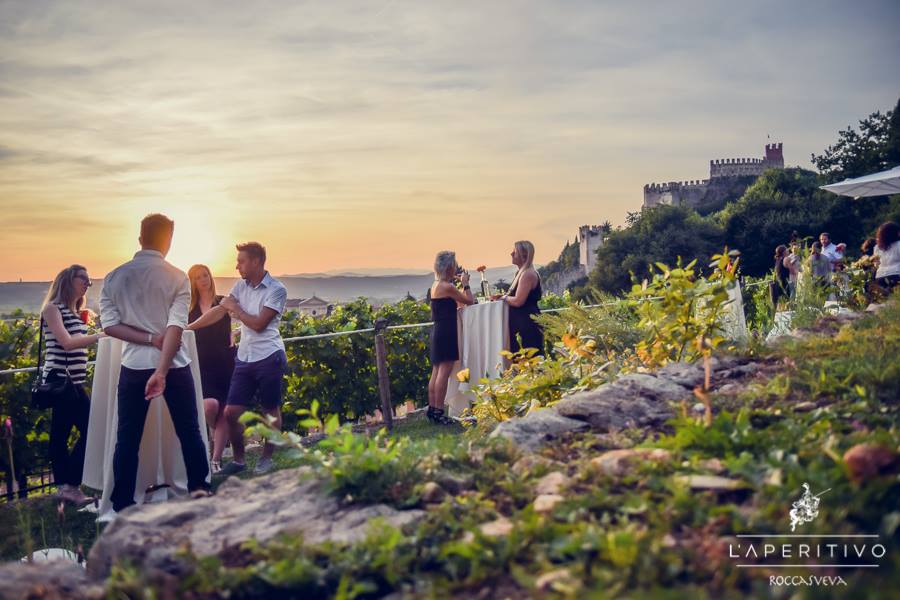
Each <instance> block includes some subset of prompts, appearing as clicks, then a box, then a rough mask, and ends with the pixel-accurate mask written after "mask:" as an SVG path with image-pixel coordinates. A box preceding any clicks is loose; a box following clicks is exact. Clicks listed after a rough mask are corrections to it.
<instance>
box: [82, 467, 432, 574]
mask: <svg viewBox="0 0 900 600" xmlns="http://www.w3.org/2000/svg"><path fill="white" fill-rule="evenodd" d="M301 474H302V473H301V472H300V471H299V470H297V469H288V470H284V471H278V472H276V473H273V474H271V475H268V476H265V477H259V478H256V479H250V480H240V479H237V478H231V479H229V480H228V481H226V482H225V483H224V484H222V486H221V487H220V488H219V490H218V492H217V494H216V495H215V496H213V497H211V498H204V499H201V500H193V501H184V502H167V503H162V504H150V505H144V506H141V507H139V508H132V509H129V510H126V511H124V512H123V513H122V514H121V515H119V516H118V517H117V518H116V520H115V521H114V522H113V523H112V525H110V526H109V527H108V528H107V529H106V531H104V532H103V535H102V536H100V539H98V540H97V542H96V543H95V544H94V546H93V548H91V552H90V555H89V556H88V575H90V576H91V577H94V578H102V577H106V576H107V575H108V574H109V571H110V568H111V567H112V565H113V564H114V562H115V561H116V560H117V559H120V558H121V557H128V559H129V560H130V561H131V562H133V563H137V564H140V565H141V571H142V572H143V573H144V575H145V576H147V577H148V579H150V580H153V579H154V578H155V576H156V575H158V576H160V577H171V576H176V577H177V576H179V575H180V574H183V569H184V566H183V565H182V564H181V563H180V562H179V560H178V558H177V554H178V550H179V549H181V548H190V549H191V551H192V552H193V553H194V554H195V555H197V556H209V555H213V554H222V553H223V552H227V551H228V550H229V549H232V548H237V547H238V546H240V544H242V543H243V542H245V541H247V540H249V539H254V540H257V541H259V542H266V541H267V540H271V539H272V538H274V537H276V536H279V535H282V534H285V533H301V534H302V535H303V539H304V540H305V541H306V542H308V543H311V544H315V543H318V542H323V541H326V540H331V541H335V542H353V541H356V540H359V539H361V538H362V537H364V536H365V534H366V531H367V530H368V526H369V524H370V522H371V521H372V519H375V518H381V519H383V520H384V521H386V522H387V523H389V524H391V525H394V526H397V527H399V526H402V525H405V524H407V523H410V522H412V521H414V520H415V519H417V518H418V517H420V516H421V515H423V514H424V513H423V512H422V511H419V510H407V511H398V510H395V509H393V508H390V507H388V506H385V505H382V504H377V505H373V506H342V505H341V504H340V503H338V501H337V500H336V499H335V498H334V497H332V496H331V495H329V494H327V493H326V492H325V491H323V490H321V489H320V488H321V484H320V482H319V481H316V480H307V481H304V482H301V481H300V480H299V479H300V476H301Z"/></svg>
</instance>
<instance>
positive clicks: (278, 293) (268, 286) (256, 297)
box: [230, 271, 287, 362]
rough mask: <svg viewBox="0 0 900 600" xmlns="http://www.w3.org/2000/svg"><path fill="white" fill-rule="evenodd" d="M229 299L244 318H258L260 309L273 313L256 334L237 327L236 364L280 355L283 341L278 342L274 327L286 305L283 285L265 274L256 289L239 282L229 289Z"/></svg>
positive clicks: (276, 329)
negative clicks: (238, 332)
mask: <svg viewBox="0 0 900 600" xmlns="http://www.w3.org/2000/svg"><path fill="white" fill-rule="evenodd" d="M230 295H231V296H232V297H233V298H234V299H235V300H237V301H238V304H240V305H241V308H242V309H243V310H244V312H246V313H247V314H248V315H251V316H254V317H256V316H259V313H261V312H262V309H263V308H271V309H272V310H274V311H275V312H276V313H277V314H276V315H275V316H274V317H272V320H271V321H269V324H268V325H267V326H266V328H265V329H263V330H262V331H260V332H257V331H254V330H252V329H250V328H249V327H247V326H246V325H244V324H243V323H241V343H240V344H238V353H237V357H238V360H240V361H242V362H257V361H260V360H262V359H264V358H268V357H269V356H271V355H272V354H274V353H275V352H278V351H279V350H281V351H283V350H284V341H283V340H282V339H281V332H280V331H278V324H279V323H281V314H282V313H283V312H284V305H285V302H287V289H286V288H285V287H284V285H282V283H281V282H280V281H278V280H277V279H275V278H274V277H272V276H271V275H269V272H268V271H266V274H265V276H264V277H263V278H262V281H260V282H259V285H257V286H256V287H252V286H251V285H250V284H249V283H247V281H246V280H245V279H241V280H239V281H238V282H237V283H235V284H234V287H233V288H231V292H230Z"/></svg>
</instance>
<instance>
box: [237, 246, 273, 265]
mask: <svg viewBox="0 0 900 600" xmlns="http://www.w3.org/2000/svg"><path fill="white" fill-rule="evenodd" d="M235 248H237V251H238V252H246V253H247V255H248V256H249V257H250V258H258V259H259V262H260V264H263V265H264V264H266V247H265V246H263V245H262V244H260V243H259V242H247V243H246V244H238V245H237V246H235Z"/></svg>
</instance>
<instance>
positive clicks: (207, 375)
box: [187, 265, 235, 473]
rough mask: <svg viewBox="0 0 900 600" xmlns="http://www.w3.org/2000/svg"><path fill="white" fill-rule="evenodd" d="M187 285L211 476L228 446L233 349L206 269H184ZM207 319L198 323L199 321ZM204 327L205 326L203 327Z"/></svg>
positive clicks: (228, 325)
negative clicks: (210, 442) (227, 403)
mask: <svg viewBox="0 0 900 600" xmlns="http://www.w3.org/2000/svg"><path fill="white" fill-rule="evenodd" d="M188 279H189V280H190V282H191V304H190V308H189V309H188V310H189V312H188V322H189V323H190V324H189V325H188V327H187V328H188V329H190V330H193V331H195V332H196V336H197V358H198V359H199V362H200V383H201V386H202V387H203V408H204V411H205V413H206V424H207V425H208V426H209V428H210V430H211V432H212V438H213V451H212V461H211V463H210V466H211V467H212V471H213V473H218V472H219V471H220V470H221V469H222V453H223V451H224V450H225V445H226V444H227V443H228V424H227V423H226V422H225V400H226V399H227V398H228V390H229V388H230V387H231V375H232V374H233V373H234V356H235V347H234V346H233V345H232V343H231V318H230V317H229V316H228V312H227V311H226V310H225V309H224V307H222V308H219V309H218V310H214V309H216V307H218V306H219V303H220V302H221V301H222V296H218V295H216V282H215V280H214V279H213V276H212V273H211V272H210V270H209V267H207V266H206V265H194V266H193V267H191V268H190V269H188ZM204 315H209V317H207V319H204V321H203V322H201V321H200V320H199V319H200V317H202V316H204ZM204 323H205V324H204Z"/></svg>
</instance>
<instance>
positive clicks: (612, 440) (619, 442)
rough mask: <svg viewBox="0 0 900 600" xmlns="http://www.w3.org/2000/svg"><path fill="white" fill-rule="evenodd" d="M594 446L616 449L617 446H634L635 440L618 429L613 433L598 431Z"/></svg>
mask: <svg viewBox="0 0 900 600" xmlns="http://www.w3.org/2000/svg"><path fill="white" fill-rule="evenodd" d="M594 446H595V447H597V448H602V449H608V450H615V449H617V448H633V447H634V441H633V440H632V439H631V438H629V437H628V436H626V435H623V434H622V433H620V432H618V431H614V432H612V433H598V434H597V435H595V436H594Z"/></svg>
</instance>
